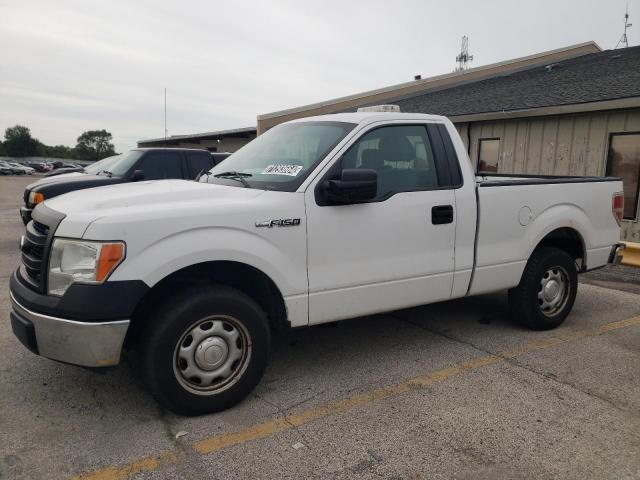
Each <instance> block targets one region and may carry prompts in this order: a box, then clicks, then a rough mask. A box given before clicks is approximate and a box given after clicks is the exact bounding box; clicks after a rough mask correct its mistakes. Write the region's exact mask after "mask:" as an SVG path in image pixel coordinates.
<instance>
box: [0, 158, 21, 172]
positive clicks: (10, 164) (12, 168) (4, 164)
mask: <svg viewBox="0 0 640 480" xmlns="http://www.w3.org/2000/svg"><path fill="white" fill-rule="evenodd" d="M0 167H2V168H4V169H6V170H9V171H11V174H12V175H25V174H26V173H27V171H26V169H24V168H22V167H21V166H20V165H16V164H14V163H13V162H5V161H0Z"/></svg>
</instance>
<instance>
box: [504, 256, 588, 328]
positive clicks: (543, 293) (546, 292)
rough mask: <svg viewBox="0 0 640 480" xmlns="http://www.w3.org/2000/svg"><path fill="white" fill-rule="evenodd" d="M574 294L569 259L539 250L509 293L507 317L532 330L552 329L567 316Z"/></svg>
mask: <svg viewBox="0 0 640 480" xmlns="http://www.w3.org/2000/svg"><path fill="white" fill-rule="evenodd" d="M577 290H578V274H577V271H576V266H575V262H574V260H573V258H572V257H571V256H570V255H569V254H568V253H566V252H565V251H563V250H560V249H558V248H553V247H542V248H539V249H537V250H536V251H535V252H533V254H532V255H531V257H530V258H529V261H528V262H527V266H526V267H525V269H524V272H523V274H522V278H521V280H520V284H519V285H518V286H517V287H515V288H512V289H511V290H509V310H510V311H511V317H512V318H513V320H514V321H516V322H517V323H520V324H522V325H524V326H526V327H528V328H531V329H532V330H549V329H551V328H555V327H557V326H558V325H560V324H561V323H562V322H563V321H564V320H565V318H567V315H569V312H571V308H573V304H574V302H575V299H576V293H577Z"/></svg>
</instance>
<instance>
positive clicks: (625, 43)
mask: <svg viewBox="0 0 640 480" xmlns="http://www.w3.org/2000/svg"><path fill="white" fill-rule="evenodd" d="M630 26H631V24H630V23H629V4H628V3H627V9H626V10H625V12H624V33H623V34H622V37H620V40H618V43H617V44H616V48H619V47H622V48H629V39H628V38H627V28H629V27H630Z"/></svg>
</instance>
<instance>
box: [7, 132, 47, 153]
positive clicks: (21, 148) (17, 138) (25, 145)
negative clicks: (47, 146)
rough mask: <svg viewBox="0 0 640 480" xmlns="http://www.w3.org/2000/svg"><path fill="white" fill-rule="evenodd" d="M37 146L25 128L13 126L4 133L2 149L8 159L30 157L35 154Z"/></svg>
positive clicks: (37, 142)
mask: <svg viewBox="0 0 640 480" xmlns="http://www.w3.org/2000/svg"><path fill="white" fill-rule="evenodd" d="M39 144H40V142H39V141H38V140H37V139H35V138H33V137H32V136H31V130H29V129H28V128H27V127H25V126H22V125H15V126H13V127H9V128H7V129H6V130H5V132H4V149H5V150H6V152H7V155H9V156H10V157H31V156H33V155H35V154H36V153H37V151H38V145H39Z"/></svg>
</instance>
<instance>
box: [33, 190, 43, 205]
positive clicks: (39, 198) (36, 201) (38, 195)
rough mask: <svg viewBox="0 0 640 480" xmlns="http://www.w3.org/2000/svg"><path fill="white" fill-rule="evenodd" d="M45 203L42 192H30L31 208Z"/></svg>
mask: <svg viewBox="0 0 640 480" xmlns="http://www.w3.org/2000/svg"><path fill="white" fill-rule="evenodd" d="M41 202H44V194H43V193H40V192H29V206H30V207H35V206H36V205H37V204H39V203H41Z"/></svg>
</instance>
